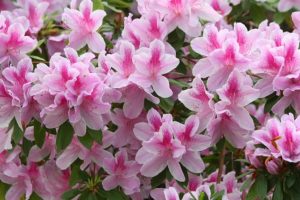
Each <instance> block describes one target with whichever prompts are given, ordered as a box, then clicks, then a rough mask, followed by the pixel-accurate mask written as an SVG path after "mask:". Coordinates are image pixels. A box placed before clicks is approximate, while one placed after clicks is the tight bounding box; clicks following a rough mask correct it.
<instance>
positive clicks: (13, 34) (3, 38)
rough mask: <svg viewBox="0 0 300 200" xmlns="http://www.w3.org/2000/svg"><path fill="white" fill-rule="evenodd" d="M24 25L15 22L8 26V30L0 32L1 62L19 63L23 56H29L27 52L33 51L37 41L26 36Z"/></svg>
mask: <svg viewBox="0 0 300 200" xmlns="http://www.w3.org/2000/svg"><path fill="white" fill-rule="evenodd" d="M26 31H27V30H26V29H24V27H23V25H21V24H20V23H14V24H12V25H10V26H9V27H8V28H7V32H6V33H3V32H0V46H1V49H0V64H1V63H3V62H12V63H13V64H17V62H18V61H20V60H21V59H22V58H25V57H27V56H26V53H29V52H30V51H32V50H33V49H34V48H35V46H36V44H37V41H36V40H35V39H32V38H30V37H29V36H25V32H26Z"/></svg>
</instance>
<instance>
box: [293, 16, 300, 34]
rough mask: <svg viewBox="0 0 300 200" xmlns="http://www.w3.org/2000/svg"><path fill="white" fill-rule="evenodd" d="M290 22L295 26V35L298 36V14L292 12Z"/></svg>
mask: <svg viewBox="0 0 300 200" xmlns="http://www.w3.org/2000/svg"><path fill="white" fill-rule="evenodd" d="M292 20H293V23H294V26H295V31H296V33H298V34H300V12H293V13H292Z"/></svg>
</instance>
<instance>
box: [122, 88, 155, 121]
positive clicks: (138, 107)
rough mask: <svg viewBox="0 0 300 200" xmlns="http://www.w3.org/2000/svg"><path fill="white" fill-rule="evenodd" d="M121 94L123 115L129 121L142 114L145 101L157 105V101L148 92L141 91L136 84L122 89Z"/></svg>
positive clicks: (145, 90) (146, 90)
mask: <svg viewBox="0 0 300 200" xmlns="http://www.w3.org/2000/svg"><path fill="white" fill-rule="evenodd" d="M121 92H122V97H121V101H122V102H124V105H123V111H124V115H125V116H126V117H128V118H130V119H134V118H136V117H138V116H139V115H140V114H141V113H142V111H143V109H144V102H145V99H147V100H149V101H151V102H153V103H154V104H158V103H159V99H158V98H157V97H155V96H153V95H152V94H151V91H150V90H148V89H143V88H141V87H139V86H137V85H136V84H130V85H128V86H127V87H125V88H122V90H121Z"/></svg>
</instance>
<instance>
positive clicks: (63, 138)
mask: <svg viewBox="0 0 300 200" xmlns="http://www.w3.org/2000/svg"><path fill="white" fill-rule="evenodd" d="M73 134H74V130H73V127H72V126H71V124H70V123H69V122H65V123H63V124H62V125H61V126H60V127H59V129H58V132H57V136H56V149H57V151H58V152H60V151H62V150H64V149H65V148H67V146H68V145H69V144H70V143H71V141H72V138H73Z"/></svg>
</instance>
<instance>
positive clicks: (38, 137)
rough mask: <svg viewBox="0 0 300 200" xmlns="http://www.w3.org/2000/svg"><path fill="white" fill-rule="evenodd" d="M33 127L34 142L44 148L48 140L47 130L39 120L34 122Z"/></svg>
mask: <svg viewBox="0 0 300 200" xmlns="http://www.w3.org/2000/svg"><path fill="white" fill-rule="evenodd" d="M33 127H34V141H35V143H36V145H37V146H38V147H40V148H42V147H43V144H44V142H45V138H46V128H45V127H44V126H43V125H42V124H41V123H40V122H39V121H37V120H34V122H33Z"/></svg>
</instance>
